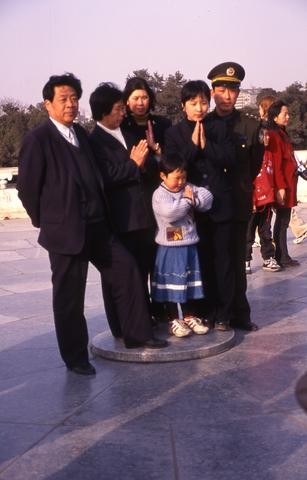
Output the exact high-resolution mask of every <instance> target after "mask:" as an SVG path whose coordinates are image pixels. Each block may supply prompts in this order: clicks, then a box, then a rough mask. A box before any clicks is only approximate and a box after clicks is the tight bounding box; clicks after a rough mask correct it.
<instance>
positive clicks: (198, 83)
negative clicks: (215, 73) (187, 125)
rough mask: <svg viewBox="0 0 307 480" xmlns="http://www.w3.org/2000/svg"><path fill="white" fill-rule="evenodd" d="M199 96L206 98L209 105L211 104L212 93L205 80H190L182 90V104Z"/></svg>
mask: <svg viewBox="0 0 307 480" xmlns="http://www.w3.org/2000/svg"><path fill="white" fill-rule="evenodd" d="M197 95H202V96H204V97H205V98H206V99H207V100H208V103H210V99H211V93H210V88H209V87H208V85H207V84H206V82H204V81H203V80H190V81H189V82H187V83H186V84H185V85H183V87H182V90H181V102H182V103H183V105H184V104H185V103H186V102H187V101H188V100H191V98H195V97H197Z"/></svg>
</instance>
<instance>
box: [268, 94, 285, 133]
mask: <svg viewBox="0 0 307 480" xmlns="http://www.w3.org/2000/svg"><path fill="white" fill-rule="evenodd" d="M287 106H288V105H287V104H286V103H285V102H284V101H283V100H277V101H276V102H274V103H272V105H271V106H270V108H269V110H268V123H267V127H268V128H271V129H276V128H279V126H278V125H277V123H276V122H275V121H274V118H275V117H278V115H279V114H280V112H281V109H282V107H287Z"/></svg>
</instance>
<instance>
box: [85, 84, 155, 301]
mask: <svg viewBox="0 0 307 480" xmlns="http://www.w3.org/2000/svg"><path fill="white" fill-rule="evenodd" d="M90 105H91V110H92V116H93V119H94V120H96V122H97V123H96V126H95V128H94V130H93V132H92V133H91V135H90V137H89V139H90V143H91V146H92V149H93V151H94V154H95V158H96V161H97V164H98V167H99V168H100V170H101V172H102V176H103V179H104V184H105V192H106V197H107V200H108V206H109V210H110V218H111V220H112V223H113V227H114V230H115V232H116V233H117V235H118V237H119V238H120V240H121V242H122V243H123V244H124V245H125V247H126V248H127V249H128V250H129V251H130V253H131V254H132V255H133V256H134V257H135V259H136V261H137V264H138V266H139V270H140V273H141V275H142V278H143V284H144V289H145V291H146V292H147V296H148V301H149V293H148V274H149V272H150V271H151V268H152V265H153V262H154V253H155V245H154V234H155V220H154V215H153V212H152V206H151V197H152V193H153V191H154V189H155V188H156V186H157V184H158V181H159V172H158V164H157V161H156V159H155V158H154V156H153V155H152V156H150V155H149V148H148V143H147V140H146V139H145V140H140V141H139V142H137V141H135V139H134V137H133V136H131V135H129V134H128V133H127V132H126V131H124V130H123V129H122V128H121V122H122V120H123V117H124V115H125V106H124V102H123V94H122V92H121V91H120V90H119V89H118V88H117V87H116V86H115V85H113V84H111V83H102V84H101V85H99V86H98V87H97V88H96V90H95V91H94V92H93V93H92V94H91V97H90Z"/></svg>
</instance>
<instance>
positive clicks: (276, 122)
mask: <svg viewBox="0 0 307 480" xmlns="http://www.w3.org/2000/svg"><path fill="white" fill-rule="evenodd" d="M288 122H289V110H288V107H287V105H286V104H285V103H284V102H283V101H282V100H277V101H276V102H274V103H273V104H272V105H271V106H270V108H269V110H268V128H269V136H270V142H269V146H268V150H269V151H270V152H271V154H272V158H273V172H274V183H275V186H276V205H275V208H276V218H275V223H274V229H273V238H274V242H275V247H276V252H275V256H276V260H277V262H278V263H279V264H280V266H281V267H284V268H290V267H297V266H298V265H299V262H298V261H297V260H294V259H293V258H291V257H290V255H289V252H288V246H287V229H288V226H289V222H290V218H291V209H292V208H293V207H295V206H296V205H297V198H296V189H297V163H296V160H295V157H294V151H293V146H292V143H291V140H290V138H289V136H288V134H287V131H286V126H287V125H288Z"/></svg>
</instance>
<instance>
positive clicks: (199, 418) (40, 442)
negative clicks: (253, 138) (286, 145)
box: [0, 205, 307, 480]
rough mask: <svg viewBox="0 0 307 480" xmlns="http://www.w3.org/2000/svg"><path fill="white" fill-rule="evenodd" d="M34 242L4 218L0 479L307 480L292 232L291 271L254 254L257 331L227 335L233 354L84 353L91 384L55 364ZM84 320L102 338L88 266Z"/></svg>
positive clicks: (23, 227)
mask: <svg viewBox="0 0 307 480" xmlns="http://www.w3.org/2000/svg"><path fill="white" fill-rule="evenodd" d="M300 210H301V211H302V213H303V216H304V218H307V205H301V206H300ZM36 237H37V230H36V229H33V228H32V227H31V225H30V223H29V221H28V220H27V219H24V220H7V221H0V251H1V245H2V241H3V242H5V245H6V248H7V242H9V241H10V239H11V240H12V242H16V243H15V247H16V250H12V255H13V254H14V255H16V257H15V259H13V260H11V261H5V259H4V260H3V261H0V292H4V294H3V295H1V293H0V295H1V296H0V315H1V316H0V480H19V479H22V480H67V479H70V478H71V479H74V480H87V479H90V480H93V479H96V478H97V479H99V480H100V479H101V480H114V479H116V480H144V479H146V480H156V479H158V480H238V479H240V480H241V479H242V480H293V479H295V480H306V472H307V413H306V412H305V410H304V405H303V402H302V401H300V400H298V398H299V397H298V393H299V392H300V391H302V392H305V387H304V385H305V380H306V371H307V361H306V359H307V322H306V318H307V300H306V283H307V282H306V280H307V278H306V277H307V247H306V245H307V241H305V242H304V243H303V244H300V245H294V244H293V243H292V239H293V237H292V236H291V232H289V250H290V254H291V255H292V256H293V257H294V258H298V259H299V260H300V262H301V265H300V267H298V268H296V269H289V270H285V271H284V272H280V273H278V274H271V273H269V272H264V271H263V270H262V268H261V258H260V253H259V249H254V260H253V262H252V268H253V273H252V275H250V276H249V277H248V296H249V299H250V302H251V306H252V315H253V320H254V321H256V322H257V323H258V324H259V326H260V330H259V331H258V332H256V333H250V334H246V333H244V332H241V331H236V332H235V344H234V345H233V347H232V348H231V349H229V350H227V351H224V352H222V353H220V354H218V355H214V356H211V357H206V358H198V359H194V360H189V361H175V362H164V363H163V362H162V363H157V362H153V363H143V362H123V361H121V362H119V361H110V360H106V359H104V358H102V357H101V356H96V355H93V354H91V361H92V363H93V364H94V365H95V367H96V370H97V375H96V376H95V377H92V378H82V377H80V376H77V375H75V374H73V373H72V372H68V371H67V370H66V368H65V366H64V365H63V363H62V361H61V359H60V357H59V354H58V350H57V346H56V341H55V332H54V325H53V319H52V311H51V285H50V286H49V287H48V285H47V284H48V275H49V261H48V256H47V255H46V252H44V251H43V250H42V249H41V248H40V247H37V245H36V244H35V238H36ZM26 239H29V241H30V242H33V249H32V248H24V241H25V240H26ZM19 242H20V243H19ZM12 244H13V243H12ZM19 247H20V248H19ZM5 250H6V249H5ZM6 251H7V250H6ZM18 255H20V256H21V257H22V258H19V256H18ZM32 281H33V282H34V283H35V288H34V289H33V286H32V285H31V284H32ZM10 286H15V287H16V286H18V288H13V289H12V290H7V292H5V290H6V289H8V287H10ZM46 287H47V288H46ZM22 289H23V291H22ZM86 316H87V319H88V329H89V337H90V339H95V338H97V336H98V335H102V334H105V335H107V334H108V327H107V323H106V319H105V314H104V310H103V305H102V296H101V288H100V278H99V274H98V273H97V272H96V270H95V269H94V268H92V267H91V268H90V270H89V280H88V283H87V292H86ZM210 335H211V333H210ZM210 335H205V336H204V338H203V341H204V342H209V338H210ZM211 338H213V337H211ZM178 340H180V339H178ZM189 340H193V341H194V340H197V341H201V339H200V338H196V339H194V338H193V339H192V338H191V339H189ZM181 345H182V343H181ZM301 406H302V407H303V408H302V407H301Z"/></svg>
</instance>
